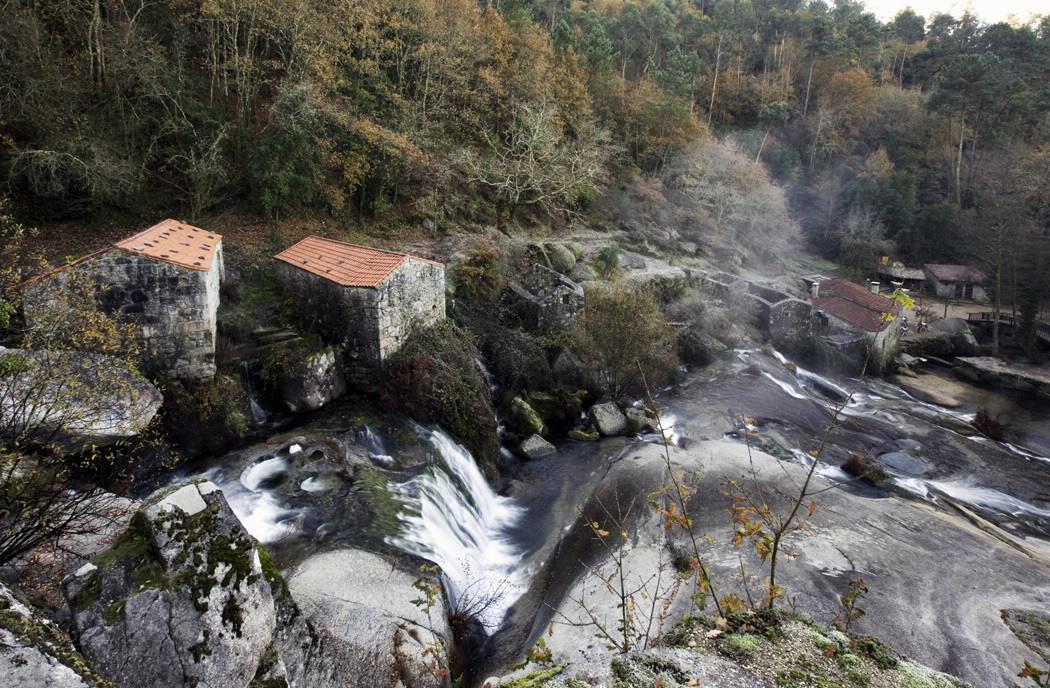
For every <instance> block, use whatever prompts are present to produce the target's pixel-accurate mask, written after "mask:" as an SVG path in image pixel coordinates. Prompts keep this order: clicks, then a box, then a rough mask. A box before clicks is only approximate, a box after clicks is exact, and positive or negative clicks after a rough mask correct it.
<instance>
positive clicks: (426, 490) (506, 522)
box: [390, 429, 530, 630]
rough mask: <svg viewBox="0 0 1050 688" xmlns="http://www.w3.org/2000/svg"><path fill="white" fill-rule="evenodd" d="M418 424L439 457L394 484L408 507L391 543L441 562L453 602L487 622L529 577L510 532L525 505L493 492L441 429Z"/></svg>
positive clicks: (491, 625)
mask: <svg viewBox="0 0 1050 688" xmlns="http://www.w3.org/2000/svg"><path fill="white" fill-rule="evenodd" d="M420 431H421V432H425V433H426V436H427V438H428V440H429V441H430V443H431V444H432V445H433V446H434V448H435V449H436V450H437V452H438V454H439V455H440V457H441V460H440V461H439V462H437V463H435V464H434V465H433V466H432V467H431V468H430V469H429V470H427V471H426V472H425V473H423V474H421V475H419V476H417V477H416V478H413V479H412V480H410V481H409V482H407V483H404V484H401V485H399V486H398V488H397V489H398V491H399V492H400V494H401V498H402V499H403V500H404V501H405V503H406V505H407V507H408V508H406V509H405V510H404V511H403V512H402V515H401V519H402V521H403V523H404V525H405V528H404V530H403V532H402V534H401V535H398V536H396V537H393V538H391V539H390V544H392V545H394V546H396V547H398V548H399V549H402V550H404V551H406V552H408V553H410V554H415V555H417V556H420V557H422V558H424V559H427V560H429V561H432V562H434V563H435V564H437V565H438V566H440V567H441V570H442V572H443V574H444V582H445V591H446V593H447V595H448V598H449V602H450V604H451V605H452V608H453V609H455V610H457V611H461V612H466V613H469V614H470V615H471V616H473V617H474V618H476V619H477V620H478V621H480V622H481V624H482V625H483V626H484V627H485V628H486V629H488V630H494V629H495V628H497V627H498V626H499V624H500V621H501V620H502V619H503V615H504V614H505V613H506V611H507V610H508V609H509V608H510V607H511V605H513V604H514V602H515V601H517V599H518V598H519V597H521V595H522V594H523V593H524V592H525V590H526V587H527V586H528V582H529V578H530V576H529V574H528V572H527V571H526V570H524V568H523V567H522V555H523V551H522V548H521V546H520V545H518V544H516V543H515V542H514V539H513V536H512V534H511V530H512V529H513V528H514V527H515V526H516V525H517V524H518V522H519V521H520V519H521V518H522V516H523V514H524V509H522V508H521V507H520V506H518V505H516V504H515V503H514V502H513V500H511V499H509V498H507V497H501V496H499V495H497V494H496V493H495V492H493V490H492V488H491V487H490V486H489V484H488V482H487V481H486V480H485V476H484V475H482V473H481V470H479V469H478V465H477V463H476V462H475V461H474V457H472V456H471V455H470V453H469V452H468V451H467V450H466V449H464V448H463V447H462V446H461V445H459V444H456V443H455V442H454V441H453V440H452V438H450V437H449V436H448V435H446V434H445V433H444V432H441V431H439V430H429V431H425V430H423V429H420Z"/></svg>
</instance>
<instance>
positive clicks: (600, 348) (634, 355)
mask: <svg viewBox="0 0 1050 688" xmlns="http://www.w3.org/2000/svg"><path fill="white" fill-rule="evenodd" d="M574 348H575V349H576V353H577V355H578V356H579V358H580V360H581V361H583V362H584V364H585V365H586V366H588V367H589V368H590V369H591V370H592V371H593V373H594V375H595V377H596V382H597V384H598V385H599V386H600V387H601V391H603V392H604V393H606V394H608V395H609V396H610V397H611V398H613V399H617V398H620V397H621V396H623V395H625V394H628V393H633V394H641V393H642V392H644V385H643V384H642V382H643V381H642V375H641V373H644V375H645V380H646V381H647V382H648V384H649V386H650V388H655V387H658V386H660V385H662V384H664V383H666V382H667V381H668V380H669V379H670V378H671V377H672V375H673V374H674V371H675V368H676V366H677V365H678V354H677V350H676V348H677V342H676V333H675V329H674V327H673V326H672V325H671V324H670V323H668V322H667V320H666V319H664V316H663V313H662V312H661V310H660V306H659V304H657V303H656V300H655V299H653V297H652V295H651V294H650V293H649V292H648V291H647V290H644V289H637V290H632V289H629V288H627V287H624V286H613V285H603V286H596V287H595V288H594V289H591V290H589V291H588V292H587V305H586V308H585V310H584V318H583V327H582V328H581V330H580V331H579V332H578V333H577V337H576V340H575V344H574ZM639 369H640V370H639Z"/></svg>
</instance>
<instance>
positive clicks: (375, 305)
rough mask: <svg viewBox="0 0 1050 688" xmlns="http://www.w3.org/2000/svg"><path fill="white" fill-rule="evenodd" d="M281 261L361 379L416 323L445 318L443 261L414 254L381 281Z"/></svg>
mask: <svg viewBox="0 0 1050 688" xmlns="http://www.w3.org/2000/svg"><path fill="white" fill-rule="evenodd" d="M276 265H277V271H278V273H279V275H280V277H281V279H282V281H283V282H284V284H285V285H286V287H287V288H288V290H289V291H290V292H292V293H293V294H294V295H295V297H296V298H297V300H298V301H299V303H300V304H301V306H302V309H303V314H304V315H305V316H306V320H308V321H309V322H310V323H311V325H312V327H313V329H314V331H315V332H317V334H319V335H320V336H321V337H322V338H323V339H325V340H326V341H328V342H330V343H332V344H336V345H339V346H341V347H343V350H344V356H345V363H346V367H347V370H348V372H349V374H350V376H351V377H352V378H353V379H354V380H355V381H356V382H358V383H361V382H367V381H368V378H369V374H370V373H374V372H375V371H376V370H378V369H379V368H380V367H381V366H382V364H383V361H385V360H386V359H388V358H389V357H390V356H392V355H393V354H394V353H396V352H397V351H398V350H399V349H400V348H401V345H402V344H403V343H404V341H405V339H406V338H407V337H408V335H409V334H410V333H411V331H412V329H413V328H414V327H418V326H426V325H431V324H433V323H436V322H439V321H441V320H443V319H444V318H445V269H444V267H442V266H441V265H439V264H437V263H433V262H429V261H422V260H416V259H414V258H412V257H408V259H407V260H405V261H404V262H403V263H401V265H400V266H398V267H397V268H396V269H395V270H394V271H393V272H392V273H391V274H390V275H389V276H388V277H387V278H386V279H385V280H383V282H382V283H380V284H379V285H378V286H376V287H352V286H343V285H341V284H337V283H335V282H333V281H331V280H328V279H325V278H324V277H321V276H320V275H317V274H314V273H311V272H308V271H306V270H303V269H301V268H298V267H296V266H295V265H292V264H290V263H286V262H281V261H278V262H277V264H276Z"/></svg>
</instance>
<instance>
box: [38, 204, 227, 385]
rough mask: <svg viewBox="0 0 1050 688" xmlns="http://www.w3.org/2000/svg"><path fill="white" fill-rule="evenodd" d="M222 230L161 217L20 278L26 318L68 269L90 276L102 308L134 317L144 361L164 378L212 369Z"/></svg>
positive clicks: (48, 301)
mask: <svg viewBox="0 0 1050 688" xmlns="http://www.w3.org/2000/svg"><path fill="white" fill-rule="evenodd" d="M223 270H224V268H223V258H222V237H221V236H219V235H218V234H215V233H214V232H209V231H207V230H205V229H201V228H199V227H194V226H192V225H189V224H186V223H185V222H179V221H178V220H171V219H168V220H164V221H163V222H160V223H158V224H156V225H153V226H152V227H150V228H148V229H146V230H144V231H142V232H139V233H138V234H135V235H134V236H131V237H128V238H127V239H124V240H123V241H119V242H117V243H116V244H114V245H113V246H110V247H108V248H105V249H102V250H101V251H97V252H95V253H92V254H90V255H87V256H84V257H83V258H80V259H79V260H76V261H74V262H72V263H70V264H68V265H65V266H63V267H61V268H58V269H57V270H53V271H51V272H49V273H46V274H44V275H40V276H38V277H35V278H33V279H31V280H29V281H28V282H27V283H26V285H25V291H24V297H25V298H24V301H25V313H26V318H27V319H29V320H30V321H32V320H33V319H34V318H35V317H37V318H38V317H40V316H41V315H42V313H43V311H44V310H45V309H47V308H51V307H53V305H54V303H55V299H56V296H57V293H58V291H57V290H59V289H60V288H61V287H62V286H63V285H65V284H67V283H68V282H69V280H68V279H67V278H68V277H69V276H70V275H73V274H76V275H78V276H80V277H84V278H85V279H86V280H89V281H90V283H91V284H92V285H93V287H94V288H95V289H96V291H97V295H98V300H99V305H100V307H101V308H102V310H104V311H105V312H107V313H111V314H115V315H117V316H119V317H120V318H121V319H122V320H123V321H125V322H130V323H132V324H134V325H135V326H136V328H137V330H138V333H139V335H140V337H141V342H140V343H141V348H142V364H143V368H144V369H145V370H146V371H147V372H150V373H152V374H154V375H158V376H160V377H167V378H177V379H188V380H206V379H210V378H212V377H213V376H214V375H215V330H216V315H217V312H218V310H219V283H220V281H221V280H222V278H223Z"/></svg>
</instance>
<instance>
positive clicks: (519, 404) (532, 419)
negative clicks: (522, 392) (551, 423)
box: [508, 397, 545, 436]
mask: <svg viewBox="0 0 1050 688" xmlns="http://www.w3.org/2000/svg"><path fill="white" fill-rule="evenodd" d="M508 420H509V421H510V424H511V428H512V429H513V430H514V431H515V432H518V433H520V434H521V435H523V436H527V435H542V434H543V431H544V429H545V426H544V423H543V418H541V417H540V414H539V413H537V412H536V410H535V409H534V408H532V405H531V404H529V402H528V401H526V400H525V399H523V398H522V397H514V398H513V399H511V401H510V418H508Z"/></svg>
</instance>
